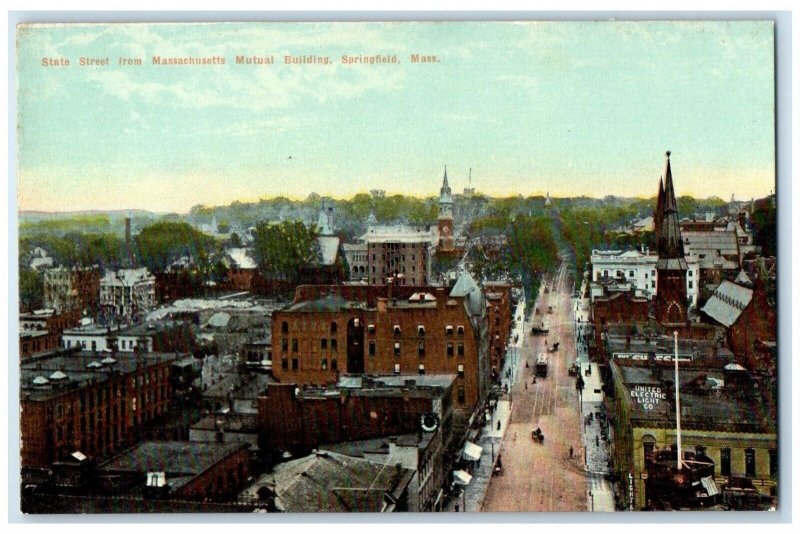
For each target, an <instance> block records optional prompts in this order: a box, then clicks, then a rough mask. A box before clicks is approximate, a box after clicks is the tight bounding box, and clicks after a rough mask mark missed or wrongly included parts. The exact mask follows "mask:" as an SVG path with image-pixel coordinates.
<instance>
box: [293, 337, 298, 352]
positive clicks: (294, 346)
mask: <svg viewBox="0 0 800 534" xmlns="http://www.w3.org/2000/svg"><path fill="white" fill-rule="evenodd" d="M292 352H297V339H293V340H292Z"/></svg>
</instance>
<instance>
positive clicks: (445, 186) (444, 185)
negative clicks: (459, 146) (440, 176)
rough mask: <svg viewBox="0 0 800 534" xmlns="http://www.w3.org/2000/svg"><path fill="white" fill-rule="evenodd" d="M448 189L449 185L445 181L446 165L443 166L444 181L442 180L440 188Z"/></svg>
mask: <svg viewBox="0 0 800 534" xmlns="http://www.w3.org/2000/svg"><path fill="white" fill-rule="evenodd" d="M445 188H447V189H449V188H450V185H448V183H447V165H445V166H444V182H442V189H445Z"/></svg>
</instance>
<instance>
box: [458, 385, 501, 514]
mask: <svg viewBox="0 0 800 534" xmlns="http://www.w3.org/2000/svg"><path fill="white" fill-rule="evenodd" d="M510 418H511V403H510V402H508V401H506V400H499V401H497V408H495V410H494V414H493V415H492V417H491V418H490V420H489V421H487V422H486V424H485V425H484V427H483V430H482V432H481V437H480V441H479V443H478V445H480V446H481V448H482V449H483V451H482V452H481V460H480V462H478V464H477V465H476V466H475V469H474V470H473V472H472V480H471V481H470V483H469V485H467V487H466V496H463V497H462V496H461V494H457V495H456V496H454V497H453V498H452V499H451V500H450V502H448V503H447V505H446V506H445V511H448V512H455V511H456V509H455V508H456V505H458V508H459V510H458V511H459V512H463V511H464V509H463V506H464V502H465V501H466V506H467V510H466V511H467V512H480V510H481V506H482V505H483V498H484V496H485V495H486V488H487V487H488V486H489V482H490V481H491V479H492V471H493V470H494V460H495V459H496V458H497V454H498V453H499V452H500V445H501V443H502V441H503V435H504V434H505V431H506V428H507V427H508V421H509V419H510ZM498 421H500V430H498V429H497V422H498ZM492 446H494V449H492ZM492 451H494V458H493V457H492Z"/></svg>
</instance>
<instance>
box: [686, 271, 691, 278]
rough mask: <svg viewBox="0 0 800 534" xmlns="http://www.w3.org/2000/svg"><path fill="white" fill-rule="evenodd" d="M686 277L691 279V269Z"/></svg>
mask: <svg viewBox="0 0 800 534" xmlns="http://www.w3.org/2000/svg"><path fill="white" fill-rule="evenodd" d="M686 276H688V277H689V278H691V277H692V271H691V269H690V270H689V272H688V274H687V275H686Z"/></svg>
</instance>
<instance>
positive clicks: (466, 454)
mask: <svg viewBox="0 0 800 534" xmlns="http://www.w3.org/2000/svg"><path fill="white" fill-rule="evenodd" d="M482 453H483V448H482V447H481V446H480V445H476V444H474V443H472V442H470V441H468V442H466V443H465V444H464V450H463V451H462V452H461V457H462V458H464V459H465V460H470V461H473V462H477V461H478V460H480V459H481V454H482Z"/></svg>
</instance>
